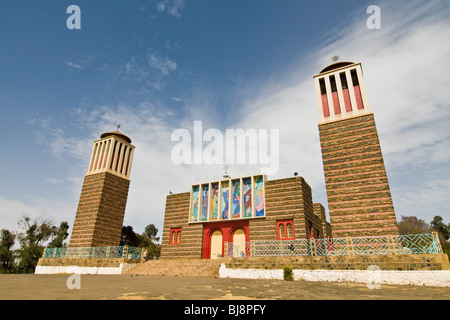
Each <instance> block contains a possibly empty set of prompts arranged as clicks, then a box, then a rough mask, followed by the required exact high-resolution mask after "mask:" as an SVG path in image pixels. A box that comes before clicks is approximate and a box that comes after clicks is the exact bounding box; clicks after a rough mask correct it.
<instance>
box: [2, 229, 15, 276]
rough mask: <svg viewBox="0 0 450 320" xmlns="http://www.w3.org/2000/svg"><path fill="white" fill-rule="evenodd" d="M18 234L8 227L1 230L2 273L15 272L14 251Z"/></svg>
mask: <svg viewBox="0 0 450 320" xmlns="http://www.w3.org/2000/svg"><path fill="white" fill-rule="evenodd" d="M15 242H16V235H15V234H13V233H12V232H11V231H9V230H7V229H2V230H1V231H0V273H12V272H14V268H15V266H14V251H13V250H12V248H13V246H14V244H15Z"/></svg>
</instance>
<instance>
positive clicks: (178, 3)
mask: <svg viewBox="0 0 450 320" xmlns="http://www.w3.org/2000/svg"><path fill="white" fill-rule="evenodd" d="M185 7H186V4H185V2H184V0H164V1H160V2H158V4H157V5H156V10H157V11H158V12H163V11H167V14H169V15H171V16H173V17H176V18H181V12H182V11H183V10H184V8H185Z"/></svg>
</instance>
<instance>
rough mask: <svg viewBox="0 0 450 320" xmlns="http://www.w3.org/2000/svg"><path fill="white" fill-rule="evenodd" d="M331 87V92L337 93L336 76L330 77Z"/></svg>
mask: <svg viewBox="0 0 450 320" xmlns="http://www.w3.org/2000/svg"><path fill="white" fill-rule="evenodd" d="M330 86H331V92H336V91H337V86H336V78H335V77H334V76H330Z"/></svg>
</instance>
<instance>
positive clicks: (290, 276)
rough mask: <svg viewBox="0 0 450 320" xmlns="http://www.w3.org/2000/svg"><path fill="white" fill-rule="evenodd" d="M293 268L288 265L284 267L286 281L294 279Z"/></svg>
mask: <svg viewBox="0 0 450 320" xmlns="http://www.w3.org/2000/svg"><path fill="white" fill-rule="evenodd" d="M292 270H293V269H292V268H291V267H288V266H285V267H283V277H284V280H286V281H292V280H294V273H293V271H292Z"/></svg>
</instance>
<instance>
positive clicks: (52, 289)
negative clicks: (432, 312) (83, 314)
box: [0, 274, 450, 300]
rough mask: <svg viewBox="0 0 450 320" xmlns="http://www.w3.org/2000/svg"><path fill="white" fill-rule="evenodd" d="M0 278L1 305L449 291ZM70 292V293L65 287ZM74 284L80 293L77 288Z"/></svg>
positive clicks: (441, 292)
mask: <svg viewBox="0 0 450 320" xmlns="http://www.w3.org/2000/svg"><path fill="white" fill-rule="evenodd" d="M70 276H71V275H62V274H61V275H0V299H1V300H19V299H20V300H46V299H51V300H55V299H57V300H450V288H448V287H447V288H446V287H427V286H400V285H381V287H380V289H370V288H368V287H367V285H365V284H355V283H328V282H307V281H282V280H243V279H220V278H199V277H181V276H136V275H114V276H113V275H111V276H106V275H80V276H79V278H78V279H76V278H73V277H72V278H71V279H69V277H70ZM68 280H69V286H72V287H75V288H74V289H69V288H68V286H67V283H68ZM77 285H78V286H79V289H77V288H76V287H77Z"/></svg>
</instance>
